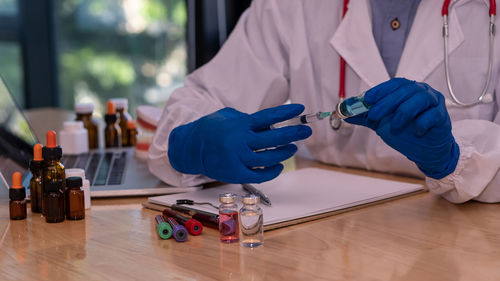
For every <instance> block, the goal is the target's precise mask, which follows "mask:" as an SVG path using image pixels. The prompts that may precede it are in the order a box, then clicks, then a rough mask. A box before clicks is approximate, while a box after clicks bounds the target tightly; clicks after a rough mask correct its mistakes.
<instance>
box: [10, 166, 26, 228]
mask: <svg viewBox="0 0 500 281" xmlns="http://www.w3.org/2000/svg"><path fill="white" fill-rule="evenodd" d="M9 198H10V202H9V214H10V219H11V220H24V219H25V218H26V189H24V187H23V176H22V175H21V173H19V172H15V173H14V174H13V175H12V187H11V188H10V189H9Z"/></svg>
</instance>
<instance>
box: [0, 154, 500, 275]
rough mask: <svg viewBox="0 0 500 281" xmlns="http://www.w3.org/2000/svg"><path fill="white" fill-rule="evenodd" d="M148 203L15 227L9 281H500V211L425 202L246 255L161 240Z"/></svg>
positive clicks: (305, 232)
mask: <svg viewBox="0 0 500 281" xmlns="http://www.w3.org/2000/svg"><path fill="white" fill-rule="evenodd" d="M311 165H312V166H320V167H325V168H328V169H334V170H339V168H332V167H326V166H323V165H320V164H315V163H311V162H309V163H307V166H311ZM299 168H300V167H299ZM340 170H343V171H347V172H352V173H357V174H363V175H371V176H374V177H382V178H392V179H396V180H403V181H407V182H421V181H420V180H415V179H404V178H400V177H394V176H388V175H380V174H374V173H369V172H363V171H356V170H349V169H340ZM146 200H147V199H146V198H126V199H123V198H122V199H104V200H102V199H101V200H93V201H92V209H91V210H90V211H87V213H86V219H85V220H83V221H66V222H64V223H59V224H47V223H45V222H44V220H43V219H42V218H41V217H40V216H39V215H32V214H31V213H30V214H29V215H28V219H27V220H24V221H10V223H9V224H8V227H7V229H6V231H5V233H3V236H2V237H1V240H0V243H1V244H0V280H111V279H112V280H264V279H265V280H426V281H429V280H439V281H444V280H453V281H457V280H481V281H486V280H500V205H499V204H480V203H474V202H471V203H467V204H462V205H454V204H451V203H449V202H447V201H446V200H444V199H441V198H439V197H438V196H436V195H433V194H431V193H423V194H418V195H413V196H411V197H407V198H403V199H399V200H396V201H391V202H386V203H383V204H380V205H376V206H370V207H367V208H363V209H359V210H354V211H351V212H347V213H343V214H339V215H336V216H333V217H329V218H324V219H321V220H317V221H313V222H308V223H304V224H300V225H295V226H291V227H286V228H282V229H278V230H273V231H269V232H266V233H265V243H264V245H263V246H261V247H259V248H255V249H246V248H242V247H240V246H239V245H238V244H231V245H227V244H221V243H219V240H218V239H219V237H218V232H217V231H215V230H212V229H208V228H205V230H204V233H203V235H201V236H198V237H190V238H189V240H188V242H185V243H177V242H175V241H174V240H160V239H159V237H158V235H157V234H156V232H155V230H154V229H155V225H154V222H153V218H154V216H155V215H156V214H158V213H157V212H155V211H151V210H148V209H143V208H142V207H141V203H142V202H145V201H146ZM264 215H265V214H264ZM7 219H8V214H7V212H5V210H3V211H2V212H1V213H0V220H2V221H5V220H7Z"/></svg>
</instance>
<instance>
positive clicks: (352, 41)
mask: <svg viewBox="0 0 500 281" xmlns="http://www.w3.org/2000/svg"><path fill="white" fill-rule="evenodd" d="M434 1H435V0H434ZM368 2H369V0H355V1H349V8H348V10H347V13H346V15H345V17H344V19H343V20H342V22H341V23H340V25H339V27H338V28H337V30H336V32H335V34H334V35H333V37H332V38H331V39H330V44H331V45H332V46H333V48H334V49H335V50H336V51H337V52H338V53H339V55H340V56H342V57H343V58H344V60H345V61H346V63H347V64H348V65H349V66H350V67H351V68H352V69H353V71H354V72H356V74H357V75H358V76H359V77H360V78H361V79H362V80H363V81H364V82H365V83H367V84H368V85H369V86H370V87H373V86H375V85H377V84H379V83H381V82H383V81H386V80H388V79H389V74H388V73H387V70H386V68H385V65H384V61H383V60H382V57H381V56H380V52H379V51H378V47H377V45H376V43H375V39H374V38H373V32H372V21H371V12H370V5H369V3H368Z"/></svg>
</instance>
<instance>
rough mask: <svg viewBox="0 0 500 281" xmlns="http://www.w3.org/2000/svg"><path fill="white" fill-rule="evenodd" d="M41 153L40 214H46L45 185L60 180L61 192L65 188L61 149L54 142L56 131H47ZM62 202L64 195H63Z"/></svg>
mask: <svg viewBox="0 0 500 281" xmlns="http://www.w3.org/2000/svg"><path fill="white" fill-rule="evenodd" d="M42 155H43V184H42V214H43V215H44V216H46V214H47V212H46V211H47V208H46V207H47V206H46V202H45V201H46V200H45V199H46V198H47V197H46V195H47V192H46V190H45V187H46V186H47V185H48V184H49V183H51V182H60V183H61V185H62V190H63V192H64V191H65V190H66V173H65V172H64V166H63V165H62V164H61V162H60V160H61V157H62V149H61V147H60V146H58V145H57V143H56V132H54V131H49V132H47V145H46V146H44V147H43V148H42ZM63 204H64V196H63Z"/></svg>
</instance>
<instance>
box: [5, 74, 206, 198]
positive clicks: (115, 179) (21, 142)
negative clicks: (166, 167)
mask: <svg viewBox="0 0 500 281" xmlns="http://www.w3.org/2000/svg"><path fill="white" fill-rule="evenodd" d="M61 123H62V121H61ZM54 127H58V126H54ZM38 142H39V141H38V139H37V137H36V135H35V133H34V131H33V128H32V127H31V125H30V123H29V121H28V120H27V119H26V117H25V116H24V115H23V113H22V111H21V110H20V108H19V106H17V104H16V103H15V102H14V99H13V98H12V95H11V94H10V92H9V90H8V89H7V87H6V85H5V83H4V81H3V79H1V77H0V177H1V180H2V181H3V185H4V186H5V187H8V186H10V185H11V181H12V179H11V177H12V174H13V173H14V172H16V171H19V172H21V173H22V174H23V185H24V186H25V187H28V186H29V180H30V179H31V173H30V171H29V162H30V160H31V159H32V158H33V145H35V144H36V143H38ZM61 162H62V163H63V165H64V166H65V168H81V169H84V170H85V175H86V178H87V179H88V180H89V181H90V183H91V186H90V195H91V196H92V197H115V196H140V195H160V194H170V193H180V192H189V191H193V190H196V189H199V188H201V187H174V186H169V185H166V184H165V183H163V182H162V181H160V180H159V179H158V178H156V177H155V176H154V175H152V174H151V173H150V172H149V170H148V167H147V163H146V161H144V160H142V159H138V158H136V157H135V156H134V148H113V149H100V150H94V151H90V153H87V154H81V155H77V156H69V155H64V151H63V158H62V159H61ZM27 194H29V189H27ZM0 195H1V194H0Z"/></svg>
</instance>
